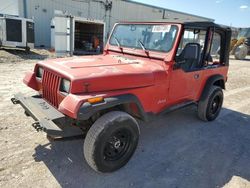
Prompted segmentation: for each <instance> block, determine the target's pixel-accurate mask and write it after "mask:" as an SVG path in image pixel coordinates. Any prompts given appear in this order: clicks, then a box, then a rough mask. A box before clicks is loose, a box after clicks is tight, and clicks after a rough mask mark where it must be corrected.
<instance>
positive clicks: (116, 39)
mask: <svg viewBox="0 0 250 188" xmlns="http://www.w3.org/2000/svg"><path fill="white" fill-rule="evenodd" d="M115 42H116V44H117V46H118V48H119V49H120V50H121V52H122V53H123V48H122V47H121V43H120V41H119V40H118V38H116V37H115Z"/></svg>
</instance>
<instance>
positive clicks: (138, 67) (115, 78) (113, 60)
mask: <svg viewBox="0 0 250 188" xmlns="http://www.w3.org/2000/svg"><path fill="white" fill-rule="evenodd" d="M38 65H39V66H42V67H44V68H45V69H46V68H47V69H49V70H51V71H53V72H55V74H59V75H60V76H62V77H64V78H68V79H70V80H71V92H72V93H78V92H83V91H85V90H86V86H87V87H88V88H87V90H88V92H97V91H103V90H117V89H128V88H136V87H146V86H151V85H154V72H155V71H159V70H163V67H162V65H161V64H160V63H159V62H158V63H156V62H154V61H153V60H149V59H143V58H139V59H137V58H134V57H126V56H124V55H96V56H83V57H72V58H63V59H62V58H61V59H52V60H48V61H42V62H39V63H38Z"/></svg>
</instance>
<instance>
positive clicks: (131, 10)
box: [0, 0, 214, 47]
mask: <svg viewBox="0 0 250 188" xmlns="http://www.w3.org/2000/svg"><path fill="white" fill-rule="evenodd" d="M0 1H3V0H0ZM3 2H9V3H8V4H9V7H10V8H11V7H12V8H11V10H10V11H9V12H13V10H12V9H13V6H14V5H15V7H18V11H17V12H18V13H17V14H18V15H19V16H20V17H26V18H32V19H34V21H35V45H36V46H44V47H50V46H51V20H52V19H53V18H54V14H55V10H60V11H62V12H64V13H65V14H67V15H72V16H76V17H78V18H83V19H88V20H93V19H94V20H100V21H103V22H104V23H105V29H104V30H103V31H104V33H103V36H104V40H106V38H107V36H108V34H109V32H110V30H111V29H112V27H113V25H114V23H116V22H119V21H154V20H158V21H159V20H164V21H176V22H183V21H214V20H213V19H210V18H205V17H201V16H196V15H191V14H187V13H183V12H178V11H174V10H169V9H166V8H162V7H156V6H151V5H146V4H142V3H137V2H133V1H130V0H11V1H3ZM11 3H12V5H11ZM6 6H7V7H6V8H5V9H4V11H5V12H3V10H2V12H3V13H6V12H7V13H8V5H6ZM3 8H4V7H3ZM14 9H15V8H14ZM2 12H1V10H0V13H2ZM75 31H76V30H75ZM104 42H105V41H104Z"/></svg>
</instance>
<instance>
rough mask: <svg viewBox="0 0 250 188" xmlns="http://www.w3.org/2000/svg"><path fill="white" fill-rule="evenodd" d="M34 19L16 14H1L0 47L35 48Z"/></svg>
mask: <svg viewBox="0 0 250 188" xmlns="http://www.w3.org/2000/svg"><path fill="white" fill-rule="evenodd" d="M34 43H35V36H34V21H33V20H32V19H26V18H20V17H15V16H8V15H1V16H0V47H14V48H24V49H26V50H28V51H29V50H30V49H31V48H34Z"/></svg>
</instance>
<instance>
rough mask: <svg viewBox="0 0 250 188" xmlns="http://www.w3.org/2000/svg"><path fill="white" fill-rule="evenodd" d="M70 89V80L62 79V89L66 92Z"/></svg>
mask: <svg viewBox="0 0 250 188" xmlns="http://www.w3.org/2000/svg"><path fill="white" fill-rule="evenodd" d="M69 89H70V81H69V80H66V79H62V80H61V86H60V91H61V92H65V93H69Z"/></svg>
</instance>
